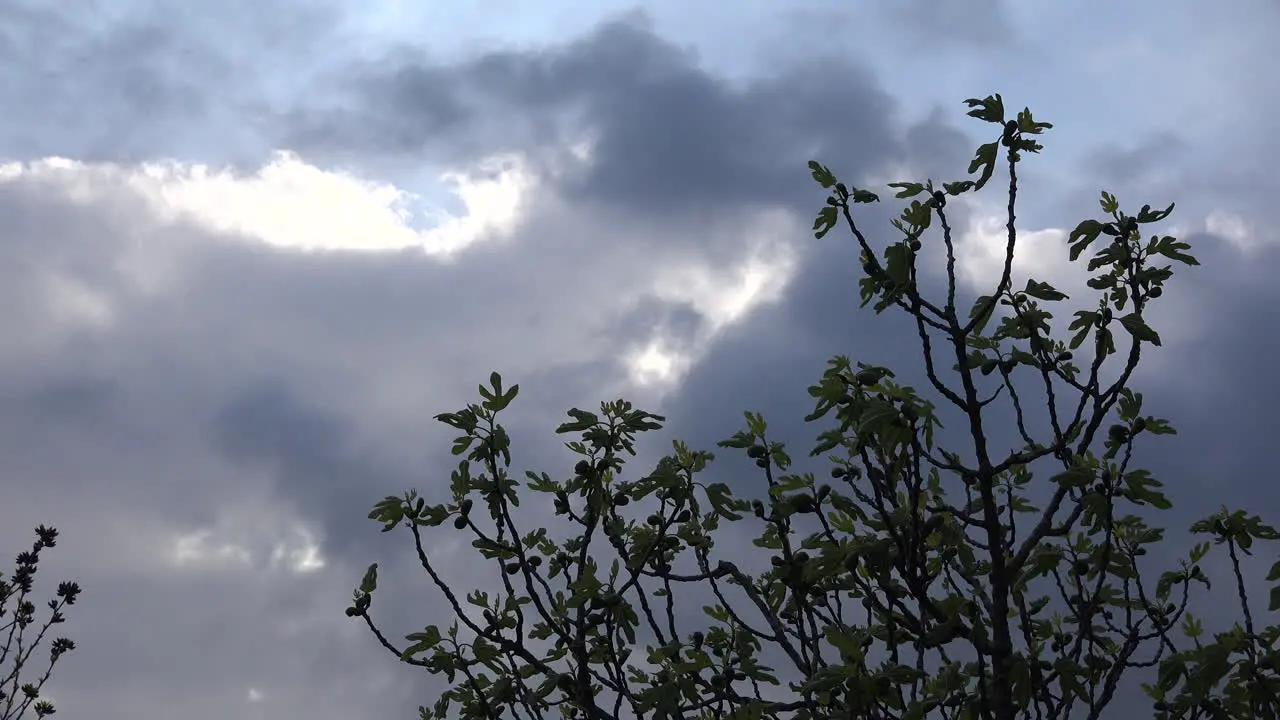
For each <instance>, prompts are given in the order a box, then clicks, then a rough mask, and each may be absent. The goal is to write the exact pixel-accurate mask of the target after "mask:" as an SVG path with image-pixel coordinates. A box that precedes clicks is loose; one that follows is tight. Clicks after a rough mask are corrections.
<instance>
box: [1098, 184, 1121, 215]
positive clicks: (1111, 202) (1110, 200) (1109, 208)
mask: <svg viewBox="0 0 1280 720" xmlns="http://www.w3.org/2000/svg"><path fill="white" fill-rule="evenodd" d="M1101 205H1102V212H1104V213H1107V214H1110V213H1114V212H1115V211H1116V210H1119V209H1120V204H1119V203H1118V202H1116V196H1115V195H1112V194H1111V193H1109V192H1107V191H1106V190H1103V191H1102V201H1101Z"/></svg>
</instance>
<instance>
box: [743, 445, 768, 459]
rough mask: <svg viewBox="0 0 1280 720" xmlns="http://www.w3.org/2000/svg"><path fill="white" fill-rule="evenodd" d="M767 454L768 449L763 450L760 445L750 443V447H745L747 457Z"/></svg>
mask: <svg viewBox="0 0 1280 720" xmlns="http://www.w3.org/2000/svg"><path fill="white" fill-rule="evenodd" d="M768 454H769V451H768V450H765V449H764V447H763V446H761V445H752V446H751V447H749V448H747V457H749V458H752V459H756V458H762V457H764V456H765V455H768Z"/></svg>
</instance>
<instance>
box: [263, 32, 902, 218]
mask: <svg viewBox="0 0 1280 720" xmlns="http://www.w3.org/2000/svg"><path fill="white" fill-rule="evenodd" d="M349 73H350V75H351V76H350V78H349V79H348V81H347V83H348V85H349V87H351V88H353V89H352V90H351V94H352V96H353V99H352V100H351V101H349V102H347V103H345V104H344V105H343V106H342V107H341V108H338V109H332V108H330V109H329V110H327V111H326V110H324V109H323V108H320V107H316V108H305V107H304V108H299V109H297V110H296V111H294V112H293V113H292V114H291V115H290V116H289V117H288V119H287V120H288V122H290V123H291V124H292V126H293V127H295V128H296V130H295V131H294V134H293V135H292V136H291V137H290V138H289V140H290V143H289V144H290V145H296V146H298V147H300V148H302V149H304V150H306V151H307V152H314V153H318V154H319V156H321V157H324V156H327V155H332V156H335V157H342V156H343V154H344V153H347V154H355V155H357V156H362V155H365V154H370V153H372V154H375V155H376V154H400V153H406V152H408V153H414V154H418V155H420V156H422V157H425V158H441V157H453V158H457V157H459V156H461V157H465V156H466V154H483V153H485V152H496V151H501V150H509V149H512V148H528V147H529V146H530V145H533V146H536V145H539V144H542V143H544V142H547V141H550V140H560V141H565V140H577V139H579V137H580V135H579V134H580V133H586V135H587V136H588V137H591V138H593V140H594V146H593V151H592V158H591V162H590V163H589V166H588V167H587V169H586V171H585V172H583V173H581V174H579V175H576V176H570V177H567V178H564V179H562V180H560V181H559V182H560V185H561V189H562V191H564V192H565V193H566V195H567V196H568V197H570V198H572V199H574V200H576V201H584V202H597V203H604V204H606V205H609V206H612V207H625V209H626V210H628V211H629V212H631V213H635V214H642V215H647V216H665V217H671V216H673V214H675V215H676V216H683V215H686V214H689V215H696V214H698V213H707V212H709V211H710V208H711V207H728V206H746V205H752V204H755V205H757V206H766V207H767V206H773V205H785V206H788V207H792V206H795V205H796V204H797V203H801V202H803V201H804V196H803V195H801V194H799V191H798V188H804V187H805V184H804V183H805V177H806V170H805V163H806V162H807V161H808V160H810V159H812V158H813V157H815V156H822V157H824V158H826V159H827V160H828V161H829V162H831V163H838V164H840V165H843V166H846V167H852V168H857V169H858V171H859V172H865V171H868V170H871V169H874V168H876V167H877V166H879V165H880V164H881V163H883V162H884V161H885V160H887V159H888V158H890V157H892V156H893V155H894V153H896V152H897V151H898V147H899V146H898V144H897V142H896V139H895V137H894V132H893V119H894V118H893V113H894V103H893V101H892V99H891V98H890V97H889V96H888V95H886V94H885V93H884V91H883V90H881V89H880V88H878V87H877V86H876V85H875V83H874V80H873V79H872V78H870V77H869V76H868V74H867V73H866V72H865V71H864V70H862V69H861V68H859V67H856V66H852V65H850V64H848V63H846V62H840V61H835V60H832V61H830V62H825V63H822V64H819V63H818V62H817V61H814V62H813V63H812V64H804V65H803V66H797V67H790V68H786V69H783V70H782V71H780V72H779V73H778V74H777V75H776V76H774V77H770V78H766V79H761V80H756V81H752V82H750V83H748V84H747V85H746V86H744V87H734V86H732V85H730V84H728V83H726V82H725V81H723V80H721V79H720V78H717V77H715V76H714V75H711V74H710V73H708V72H707V71H706V70H704V69H702V68H701V67H700V66H699V65H698V63H697V59H696V57H694V56H693V55H692V54H691V53H689V52H687V51H684V50H682V49H680V48H678V47H676V46H674V45H672V44H670V43H668V42H665V41H663V40H662V39H661V38H658V37H657V36H655V35H654V34H653V33H652V31H651V30H650V29H649V28H648V27H647V25H646V24H645V23H643V22H641V21H638V20H636V19H634V18H627V19H623V20H618V21H613V22H608V23H605V24H602V25H601V26H600V27H599V28H598V29H597V30H596V31H594V32H593V33H592V34H591V35H590V36H588V37H586V38H584V39H582V40H579V41H576V42H573V43H570V44H568V45H565V46H562V47H554V48H551V49H547V50H540V51H527V52H526V51H499V52H494V53H490V54H487V55H484V56H481V57H479V58H476V59H474V60H471V61H467V62H465V63H463V64H460V65H457V66H447V67H441V66H438V65H432V64H431V63H430V62H429V61H428V60H426V59H424V58H422V57H421V56H418V55H415V54H407V55H392V56H391V57H389V58H387V59H385V60H383V61H380V62H378V63H374V64H372V65H368V66H363V67H356V68H352V69H351V70H350V71H349Z"/></svg>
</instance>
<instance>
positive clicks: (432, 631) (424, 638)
mask: <svg viewBox="0 0 1280 720" xmlns="http://www.w3.org/2000/svg"><path fill="white" fill-rule="evenodd" d="M404 639H405V640H408V641H410V642H411V643H413V644H412V645H410V646H409V647H407V648H405V649H404V651H403V652H401V653H400V659H401V660H408V659H410V658H412V657H413V656H414V655H417V654H419V653H424V652H426V651H428V650H430V649H432V648H434V647H435V646H437V645H439V644H440V640H441V639H442V638H441V637H440V628H438V627H436V626H435V625H428V626H427V627H426V628H425V629H424V631H423V632H417V633H409V634H408V635H406V636H405V638H404Z"/></svg>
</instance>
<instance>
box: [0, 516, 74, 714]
mask: <svg viewBox="0 0 1280 720" xmlns="http://www.w3.org/2000/svg"><path fill="white" fill-rule="evenodd" d="M57 540H58V531H57V530H56V529H55V528H50V527H45V526H44V525H40V526H39V527H37V528H36V541H35V543H33V544H32V546H31V550H29V551H24V552H22V553H19V554H18V557H17V559H16V560H15V568H14V571H13V574H12V575H11V576H10V577H9V578H8V579H7V580H6V579H5V577H4V574H3V573H0V636H3V637H4V645H3V646H0V720H18V719H19V718H21V717H22V716H23V715H24V714H25V713H26V711H27V710H28V709H31V710H34V711H35V714H36V717H45V716H46V715H52V714H54V712H56V710H55V708H54V706H53V703H52V702H50V701H49V700H42V699H40V691H41V689H42V688H43V687H44V684H45V682H47V681H48V680H49V677H50V676H51V675H52V674H53V666H54V665H55V664H57V662H58V660H59V659H60V658H61V657H62V656H63V655H65V654H66V653H68V652H70V651H71V650H74V649H75V647H76V644H75V643H74V642H73V641H71V640H69V639H67V638H64V637H59V638H56V639H54V640H53V641H52V642H51V643H49V662H48V665H46V666H45V668H44V672H43V674H39V675H38V678H37V679H36V681H35V682H25V683H24V682H22V680H21V673H22V669H23V668H24V667H25V666H26V665H27V664H28V663H30V661H31V659H32V655H33V654H34V653H35V650H36V648H37V647H38V646H39V645H40V642H41V641H42V640H43V639H44V636H45V633H46V632H48V630H49V628H50V627H52V626H53V625H58V624H61V623H63V622H66V617H65V616H64V615H63V614H62V611H63V609H64V608H65V607H66V606H68V605H74V604H75V602H76V598H78V597H79V595H80V586H79V585H77V584H76V583H74V582H62V583H59V584H58V590H57V593H56V598H54V599H51V600H49V601H48V607H49V611H50V613H49V619H48V620H46V621H45V623H44V626H43V627H37V626H36V606H35V603H34V602H32V601H31V600H30V595H31V591H32V589H33V588H34V586H35V577H36V571H37V569H38V566H39V563H40V553H41V552H42V551H43V550H45V549H47V548H52V547H54V546H55V545H57ZM10 600H12V601H13V607H12V608H10V607H9V601H10ZM6 617H7V618H8V619H7V620H6ZM33 627H36V630H35V637H34V638H32V637H29V635H28V633H29V631H30V630H31V629H32V628H33ZM6 661H8V663H9V664H10V665H11V667H10V668H9V670H7V671H5V670H4V667H5V665H6ZM37 672H38V671H37Z"/></svg>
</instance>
